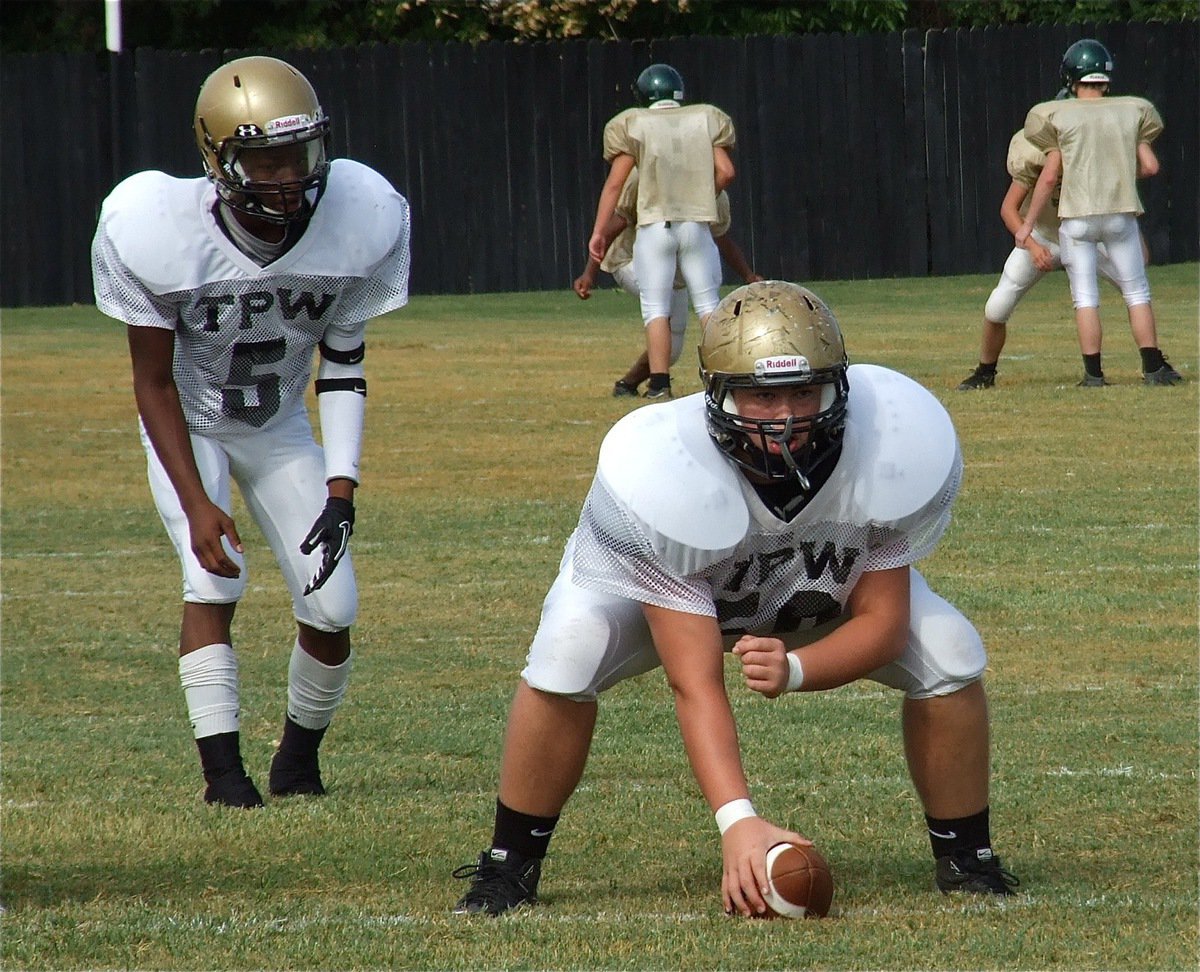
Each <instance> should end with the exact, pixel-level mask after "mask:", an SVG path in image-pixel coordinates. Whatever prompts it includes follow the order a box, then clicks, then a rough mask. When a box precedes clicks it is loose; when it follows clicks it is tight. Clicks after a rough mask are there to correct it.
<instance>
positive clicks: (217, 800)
mask: <svg viewBox="0 0 1200 972" xmlns="http://www.w3.org/2000/svg"><path fill="white" fill-rule="evenodd" d="M205 778H206V779H207V778H208V777H207V776H206V777H205ZM204 802H205V803H213V804H216V805H217V806H221V807H238V808H240V809H243V810H251V809H253V808H255V807H261V806H262V805H263V798H262V794H260V793H259V792H258V787H256V786H255V785H254V781H253V780H251V779H250V777H249V776H247V775H246V771H245V770H244V769H242V768H241V767H240V766H238V767H236V768H235V769H231V770H227V771H226V772H224V773H222V774H221V775H220V776H214V777H212V778H211V779H209V780H208V786H206V787H205V788H204Z"/></svg>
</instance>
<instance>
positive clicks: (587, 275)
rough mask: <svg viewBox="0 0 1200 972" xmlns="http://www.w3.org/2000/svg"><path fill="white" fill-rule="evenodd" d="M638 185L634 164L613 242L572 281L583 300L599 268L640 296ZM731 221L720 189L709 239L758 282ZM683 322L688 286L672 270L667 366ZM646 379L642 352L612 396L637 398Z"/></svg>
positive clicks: (679, 344) (608, 234)
mask: <svg viewBox="0 0 1200 972" xmlns="http://www.w3.org/2000/svg"><path fill="white" fill-rule="evenodd" d="M637 187H638V176H637V168H636V167H634V169H633V171H632V172H631V173H630V174H629V178H628V179H626V180H625V186H624V187H623V188H622V190H621V196H620V199H619V200H618V201H617V208H616V210H615V212H614V213H613V215H612V218H611V219H610V220H609V224H608V227H607V229H606V230H605V238H606V239H610V240H612V242H611V243H610V244H609V245H608V249H607V250H606V251H605V254H604V259H603V260H602V261H598V260H597V259H596V258H595V257H593V256H591V255H590V254H589V255H588V260H587V264H586V265H585V266H584V268H583V271H582V272H581V273H580V274H579V276H578V277H576V278H575V280H574V282H573V283H572V284H571V289H573V290H574V291H575V293H577V294H578V295H579V297H580V299H581V300H587V299H588V298H589V297H590V296H591V295H592V288H593V287H595V286H596V274H598V273H599V272H600V271H601V270H603V271H604V272H605V273H608V274H611V275H612V277H613V279H614V280H616V282H617V283H618V284H619V285H620V287H621V289H622V290H624V291H625V292H626V293H628V294H633V295H634V296H635V297H636V296H637V295H638V292H639V291H638V281H637V272H636V271H635V270H634V268H633V247H634V241H635V240H636V239H637ZM730 222H731V217H730V212H729V194H728V193H726V192H725V191H724V190H722V191H721V192H720V193H718V195H717V221H716V222H715V223H712V224H711V226H710V229H711V231H712V235H713V239H714V240H716V242H717V251H718V252H719V253H720V254H721V256H722V257H724V259H725V260H726V262H727V263H728V264H729V265H730V266H731V267H732V268H733V269H734V271H735V272H736V273H737V274H738V276H740V277H741V278H742V279H743V280H744V281H746V283H754V282H755V281H756V280H762V277H761V276H760V275H759V274H757V273H755V272H754V271H753V270H752V269H751V268H750V264H749V263H747V262H746V256H745V254H744V253H742V248H741V247H740V246H738V245H737V243H736V241H735V240H734V239H733V237H732V236H730V235H729V226H730ZM687 322H688V297H687V284H685V283H684V282H683V277H682V276H681V275H680V274H678V273H676V275H675V281H674V290H673V291H672V293H671V313H670V318H669V323H670V328H671V364H675V362H676V361H678V360H679V355H680V354H681V353H682V352H683V339H684V335H685V334H686V332H687ZM649 377H650V358H649V355H648V354H647V353H646V352H645V351H644V350H643V351H642V353H641V354H640V355H638V357H637V359H636V360H635V361H634V362H633V364H632V365H630V366H629V370H628V371H626V372H625V374H624V375H622V376H621V377H620V378H618V379H617V380H616V381H615V382H614V383H613V390H612V393H613V397H614V398H625V397H633V398H636V397H637V394H638V385H640V384H641V383H642V382H643V381H645V380H646V379H647V378H649Z"/></svg>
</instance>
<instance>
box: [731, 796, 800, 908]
mask: <svg viewBox="0 0 1200 972" xmlns="http://www.w3.org/2000/svg"><path fill="white" fill-rule="evenodd" d="M782 843H792V844H805V845H810V844H812V841H811V840H809V839H808V838H807V837H802V836H801V835H800V834H798V833H796V832H795V831H793V830H784V829H783V828H782V827H776V826H775V825H774V824H773V823H771V822H770V821H769V820H766V819H764V818H763V817H746V818H745V819H743V820H739V821H738V822H737V823H735V824H734V825H733V826H732V827H730V828H729V829H728V830H727V831H725V833H724V835H723V836H722V837H721V856H722V857H723V858H724V865H725V869H724V873H723V875H722V877H721V897H722V898H723V899H724V905H725V913H726V914H729V915H731V914H733V913H734V912H735V911H736V912H737V913H738V914H740V915H744V916H745V917H747V918H753V917H754V916H755V915H763V914H766V911H767V902H766V900H765V899H764V898H763V895H764V894H766V891H767V851H768V850H770V849H771V848H772V847H774V846H775V845H776V844H782Z"/></svg>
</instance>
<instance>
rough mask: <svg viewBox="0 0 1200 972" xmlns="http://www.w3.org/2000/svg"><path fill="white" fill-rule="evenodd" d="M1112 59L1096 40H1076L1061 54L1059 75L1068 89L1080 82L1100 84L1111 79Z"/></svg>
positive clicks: (1106, 49)
mask: <svg viewBox="0 0 1200 972" xmlns="http://www.w3.org/2000/svg"><path fill="white" fill-rule="evenodd" d="M1112 69H1113V59H1112V55H1111V54H1109V53H1108V48H1107V47H1105V46H1104V45H1103V44H1101V43H1100V42H1099V41H1098V40H1092V39H1091V38H1088V39H1086V40H1080V41H1076V42H1075V43H1074V44H1072V45H1071V46H1070V47H1068V48H1067V50H1066V53H1065V54H1063V59H1062V69H1061V70H1060V72H1059V73H1060V75H1061V77H1062V82H1063V84H1065V85H1066V86H1067V89H1068V90H1074V88H1075V85H1077V84H1080V83H1086V84H1101V83H1107V82H1109V81H1111V80H1112Z"/></svg>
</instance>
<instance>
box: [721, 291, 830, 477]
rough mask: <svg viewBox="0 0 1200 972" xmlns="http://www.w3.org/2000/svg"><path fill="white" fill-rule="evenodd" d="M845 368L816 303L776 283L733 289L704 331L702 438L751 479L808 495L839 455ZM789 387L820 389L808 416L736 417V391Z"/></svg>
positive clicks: (827, 315) (808, 294)
mask: <svg viewBox="0 0 1200 972" xmlns="http://www.w3.org/2000/svg"><path fill="white" fill-rule="evenodd" d="M846 369H847V362H846V353H845V347H844V345H843V342H842V335H841V330H840V328H839V327H838V323H837V320H836V318H834V316H833V313H832V311H830V310H829V308H828V307H827V306H826V305H825V304H824V302H823V301H821V299H820V298H819V297H817V296H816V295H815V294H813V293H811V292H810V291H808V290H806V289H805V288H803V287H800V286H797V285H796V284H791V283H785V282H783V281H777V280H765V281H760V282H758V283H754V284H750V285H748V286H746V287H740V288H738V289H737V290H735V291H733V292H732V293H731V294H729V296H727V297H726V298H725V299H724V300H722V301H721V303H720V304H719V305H718V306H717V308H716V310H714V311H713V313H712V314H711V315H710V316H709V318H708V320H707V321H705V324H704V334H703V337H702V339H701V345H700V376H701V378H702V380H703V381H704V396H705V399H704V404H705V410H706V412H707V420H708V431H709V435H711V436H712V439H713V441H714V442H715V443H716V445H717V447H718V448H719V449H721V451H722V452H724V453H725V454H726V455H727V456H728V457H729V458H730V459H731V460H732V461H733V462H735V463H736V464H737V465H738V466H740V467H741V468H743V469H745V470H746V471H747V472H749V473H751V474H752V478H754V479H755V480H762V481H768V482H776V483H783V482H788V481H791V482H793V483H795V484H796V486H797V487H798V488H799V490H800V491H801V492H802V493H803V494H805V495H807V494H809V493H810V492H812V491H814V490H815V488H819V483H817V484H816V485H815V486H814V475H813V474H814V472H815V471H816V470H817V469H818V467H820V466H821V465H822V464H823V463H826V462H829V461H831V460H832V459H833V458H834V457H835V456H836V455H837V454H838V453H839V452H840V449H841V444H842V434H843V432H844V430H845V423H846V402H847V399H848V396H849V381H848V379H847V376H846ZM796 386H805V387H808V386H817V387H819V388H820V391H821V397H820V403H819V405H818V408H817V410H816V411H815V412H814V413H812V414H810V415H791V416H788V417H787V418H784V419H755V418H750V417H748V416H744V415H740V414H739V413H738V408H737V405H736V402H735V400H734V392H735V390H737V389H740V388H745V389H755V388H779V389H788V388H794V387H796ZM772 444H775V445H776V446H777V447H778V451H772V449H771V445H772Z"/></svg>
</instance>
